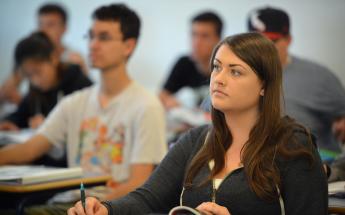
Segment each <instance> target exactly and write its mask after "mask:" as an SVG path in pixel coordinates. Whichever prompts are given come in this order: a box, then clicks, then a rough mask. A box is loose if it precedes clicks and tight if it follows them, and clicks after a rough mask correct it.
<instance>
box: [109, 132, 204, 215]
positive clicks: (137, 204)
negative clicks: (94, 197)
mask: <svg viewBox="0 0 345 215" xmlns="http://www.w3.org/2000/svg"><path fill="white" fill-rule="evenodd" d="M199 135H200V134H199ZM193 142H195V141H193V138H191V135H190V133H187V134H186V135H184V136H182V137H181V139H180V140H179V141H178V142H177V143H176V144H175V146H174V147H173V148H172V149H170V151H169V153H168V154H167V155H166V157H165V158H164V159H163V161H162V162H161V164H160V165H159V166H158V167H157V168H156V170H155V171H154V172H153V174H152V175H151V177H150V178H149V179H148V181H147V182H146V183H145V184H144V185H143V186H142V187H140V188H138V189H137V190H136V191H134V192H131V193H130V194H129V195H127V196H125V197H123V198H121V199H119V200H114V201H112V207H113V211H114V212H115V213H114V214H123V215H126V214H128V215H132V214H133V215H134V214H135V215H140V214H148V213H151V212H156V213H157V212H160V213H164V212H165V213H166V212H168V211H169V209H171V208H172V207H174V206H176V205H178V202H179V196H180V194H181V191H182V187H183V179H184V174H185V168H186V165H187V163H188V160H189V158H190V156H191V152H192V148H193V147H192V144H193Z"/></svg>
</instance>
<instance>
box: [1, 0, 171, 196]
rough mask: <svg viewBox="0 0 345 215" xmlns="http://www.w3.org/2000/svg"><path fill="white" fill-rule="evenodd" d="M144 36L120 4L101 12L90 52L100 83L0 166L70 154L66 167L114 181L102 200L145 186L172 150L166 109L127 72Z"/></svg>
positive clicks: (66, 104)
mask: <svg viewBox="0 0 345 215" xmlns="http://www.w3.org/2000/svg"><path fill="white" fill-rule="evenodd" d="M139 29H140V20H139V17H138V16H137V15H136V13H135V12H134V11H132V10H131V9H129V8H127V7H126V6H125V5H123V4H112V5H109V6H103V7H100V8H98V9H96V11H95V12H94V13H93V24H92V27H91V29H90V31H89V50H90V61H91V63H92V66H93V67H94V68H98V69H99V70H100V72H101V83H100V84H97V85H95V86H92V87H89V88H86V89H84V90H81V91H78V92H76V93H73V94H72V95H70V96H67V97H66V98H65V99H63V100H62V101H61V103H59V105H58V106H57V107H56V108H55V109H54V110H53V111H52V113H51V114H50V115H49V116H48V118H47V119H46V121H45V122H44V124H43V125H42V127H41V128H40V129H39V131H38V132H37V134H36V135H35V136H33V137H32V138H31V139H30V140H28V141H27V142H25V143H23V144H17V145H10V146H8V147H4V148H2V149H1V150H0V165H3V164H23V163H28V162H30V161H32V160H34V159H35V158H37V157H39V156H41V155H43V154H45V153H48V152H50V153H52V152H53V151H54V150H61V149H63V148H64V147H66V149H67V159H68V164H69V166H77V165H81V166H82V168H83V169H84V170H85V171H89V172H102V173H109V174H111V175H112V176H113V181H112V183H110V184H112V185H114V184H115V186H113V190H112V192H111V193H110V194H109V195H107V196H106V197H105V199H114V198H118V197H120V196H123V195H125V194H126V193H128V192H130V191H132V190H134V189H135V188H136V187H138V186H139V185H141V184H142V183H143V182H144V181H145V180H146V179H147V178H148V176H149V175H150V174H151V172H152V170H153V167H154V165H155V164H158V163H159V162H160V160H161V159H162V158H163V156H164V155H165V153H166V150H167V145H166V141H165V118H164V110H163V107H162V106H161V104H160V102H159V101H158V99H157V98H155V97H154V96H153V95H151V94H150V93H148V92H147V91H146V90H145V89H144V88H143V87H141V86H140V85H139V84H138V83H136V82H135V81H133V80H131V79H130V77H129V76H128V73H127V69H126V65H127V61H128V58H129V57H130V55H131V54H132V53H133V50H134V49H135V47H136V43H137V39H138V37H139ZM52 149H54V150H52Z"/></svg>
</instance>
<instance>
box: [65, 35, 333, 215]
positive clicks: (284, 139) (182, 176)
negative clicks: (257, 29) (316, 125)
mask: <svg viewBox="0 0 345 215" xmlns="http://www.w3.org/2000/svg"><path fill="white" fill-rule="evenodd" d="M211 65H212V68H211V69H212V73H211V81H210V95H211V103H212V108H211V114H212V125H209V126H203V127H199V128H196V129H193V130H191V131H190V132H188V133H187V134H186V135H184V136H183V137H181V138H180V140H179V141H178V142H177V143H176V144H175V145H174V147H173V148H172V149H171V150H170V151H169V153H168V155H167V156H166V157H165V158H164V159H163V161H162V162H161V163H160V165H159V166H158V167H157V168H156V169H155V171H154V173H153V174H152V176H151V177H150V178H149V179H148V181H147V182H146V183H145V184H144V185H143V186H142V187H140V188H138V189H137V190H136V191H133V192H131V193H130V194H128V195H127V196H125V197H123V198H121V199H114V200H113V201H111V202H108V201H105V202H100V201H99V200H97V199H96V198H93V197H88V198H87V199H86V202H85V204H84V205H85V210H84V208H83V204H82V203H81V202H80V201H79V202H78V203H76V205H75V207H73V208H71V209H69V211H68V214H69V215H76V214H78V215H82V214H89V215H91V214H98V215H102V214H103V215H107V214H127V215H131V214H133V215H134V214H135V215H139V214H149V213H158V212H160V213H162V212H163V213H167V212H168V211H169V210H170V209H171V208H172V207H174V206H176V205H183V206H188V207H192V208H196V209H197V210H199V211H201V212H202V213H203V214H212V215H240V214H241V215H252V214H255V215H261V214H262V215H266V214H286V215H292V214H293V215H304V214H313V215H324V214H327V207H328V205H327V203H328V202H327V200H328V193H327V180H326V175H325V172H324V170H323V168H322V165H321V159H320V156H319V154H318V153H317V149H316V146H315V144H313V141H312V138H311V135H310V133H309V132H308V131H307V130H306V129H305V128H304V127H303V126H301V125H299V124H297V123H296V122H295V121H294V120H292V119H291V118H289V117H287V116H286V117H284V115H283V114H284V113H283V112H282V109H281V98H282V97H281V88H282V67H281V64H280V61H279V56H278V52H277V50H276V48H275V47H274V44H273V43H272V42H271V41H269V40H268V39H267V38H265V37H264V36H262V35H261V34H259V33H246V34H239V35H235V36H232V37H227V38H225V39H224V40H223V41H222V42H221V43H219V44H218V45H217V46H216V48H215V50H214V52H213V55H212V57H211Z"/></svg>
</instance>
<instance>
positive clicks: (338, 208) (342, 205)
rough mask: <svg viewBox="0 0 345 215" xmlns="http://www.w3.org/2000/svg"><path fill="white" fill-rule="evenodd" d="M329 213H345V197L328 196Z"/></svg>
mask: <svg viewBox="0 0 345 215" xmlns="http://www.w3.org/2000/svg"><path fill="white" fill-rule="evenodd" d="M328 213H330V214H345V199H338V198H334V197H328Z"/></svg>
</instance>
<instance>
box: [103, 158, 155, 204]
mask: <svg viewBox="0 0 345 215" xmlns="http://www.w3.org/2000/svg"><path fill="white" fill-rule="evenodd" d="M152 171H153V165H152V164H132V165H131V175H130V178H129V179H128V180H127V181H126V182H124V183H119V184H116V185H115V186H114V188H113V191H112V192H111V193H110V194H108V195H107V196H105V199H106V200H113V199H118V198H120V197H122V196H125V195H127V194H128V193H129V192H131V191H133V190H135V189H136V188H137V187H139V186H140V185H142V184H143V183H144V182H145V181H146V180H147V179H148V178H149V176H150V175H151V173H152ZM109 186H111V185H109Z"/></svg>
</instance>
